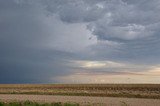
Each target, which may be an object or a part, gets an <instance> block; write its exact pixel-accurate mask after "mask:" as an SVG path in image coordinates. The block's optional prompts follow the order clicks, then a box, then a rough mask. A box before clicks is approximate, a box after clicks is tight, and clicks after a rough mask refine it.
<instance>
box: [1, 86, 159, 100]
mask: <svg viewBox="0 0 160 106" xmlns="http://www.w3.org/2000/svg"><path fill="white" fill-rule="evenodd" d="M0 94H41V95H44V94H45V95H76V96H101V97H105V96H110V97H134V98H156V99H157V98H160V84H43V85H38V84H37V85H32V84H16V85H14V84H13V85H12V84H1V85H0Z"/></svg>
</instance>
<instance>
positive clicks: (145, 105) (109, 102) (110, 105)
mask: <svg viewBox="0 0 160 106" xmlns="http://www.w3.org/2000/svg"><path fill="white" fill-rule="evenodd" d="M26 100H30V101H36V102H48V103H50V102H76V103H79V104H82V105H86V104H94V106H102V105H103V106H160V99H138V98H117V97H87V96H85V97H84V96H53V95H20V94H0V101H26ZM126 104H127V105H126Z"/></svg>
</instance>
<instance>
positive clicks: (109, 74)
mask: <svg viewBox="0 0 160 106" xmlns="http://www.w3.org/2000/svg"><path fill="white" fill-rule="evenodd" d="M0 83H160V0H0Z"/></svg>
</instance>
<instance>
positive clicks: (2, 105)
mask: <svg viewBox="0 0 160 106" xmlns="http://www.w3.org/2000/svg"><path fill="white" fill-rule="evenodd" d="M0 106H79V104H77V103H61V102H57V103H37V102H31V101H26V102H8V103H7V102H0Z"/></svg>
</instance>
